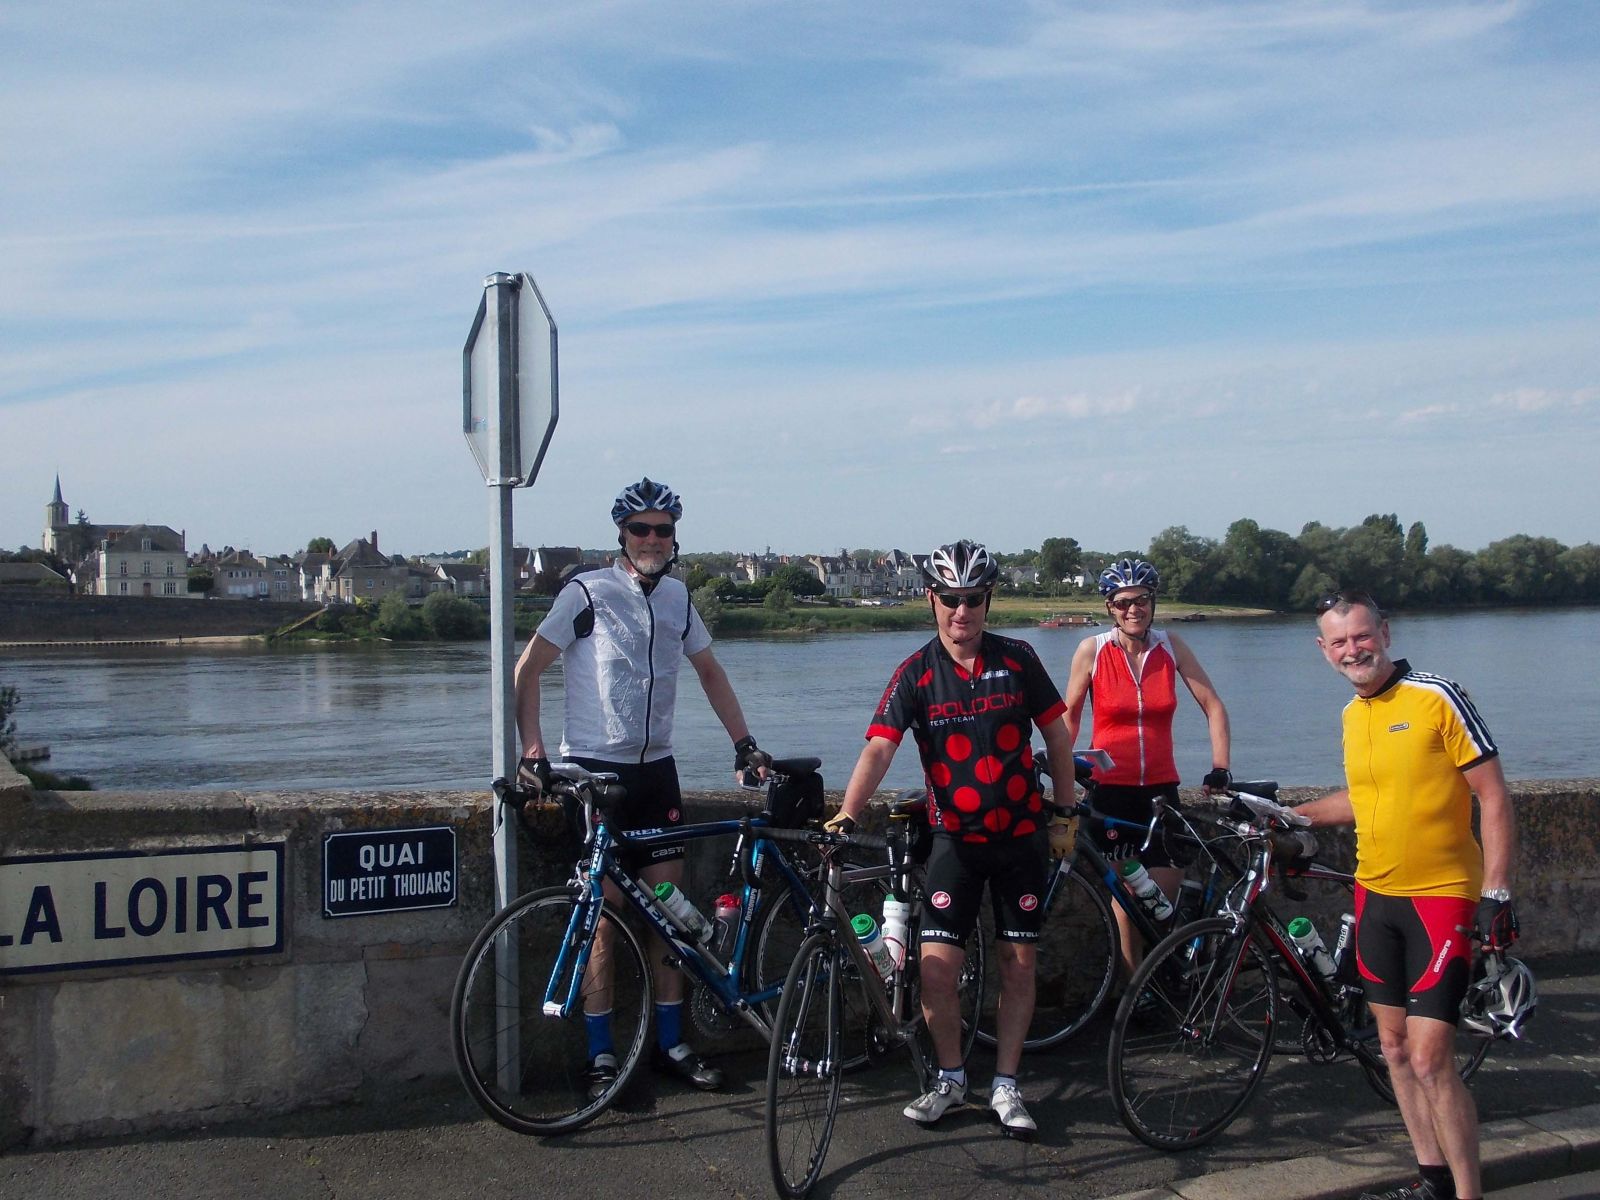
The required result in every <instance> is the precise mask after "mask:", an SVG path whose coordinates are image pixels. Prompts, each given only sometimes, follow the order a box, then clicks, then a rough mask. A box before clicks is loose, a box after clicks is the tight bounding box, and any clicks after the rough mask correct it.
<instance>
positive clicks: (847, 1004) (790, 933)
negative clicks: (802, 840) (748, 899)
mask: <svg viewBox="0 0 1600 1200" xmlns="http://www.w3.org/2000/svg"><path fill="white" fill-rule="evenodd" d="M770 886H771V895H769V896H767V897H765V898H764V899H763V900H762V902H761V911H760V912H759V913H757V915H756V919H755V924H754V926H753V930H754V933H753V937H754V940H755V947H754V953H747V954H746V955H745V968H744V980H745V990H746V991H747V992H761V991H766V990H768V989H769V988H771V987H773V986H776V985H779V984H781V983H782V982H783V981H784V979H785V978H787V976H788V973H789V968H790V967H791V966H792V965H793V963H794V958H795V955H796V954H797V953H798V952H799V950H800V943H801V942H803V941H804V940H805V936H806V927H807V923H808V921H807V917H806V916H804V915H803V914H804V913H806V912H807V911H808V910H809V906H810V903H811V899H810V897H809V896H804V895H802V896H800V897H799V902H798V903H796V896H795V893H794V890H793V888H791V887H790V885H789V883H788V881H787V880H780V881H779V882H778V883H777V884H774V885H770ZM887 890H888V882H887V881H886V880H879V881H873V882H866V883H858V884H846V885H845V888H844V892H843V899H844V904H845V907H846V908H847V909H848V910H849V911H850V912H870V913H874V914H877V913H881V912H882V911H883V897H884V895H885V894H886V893H887ZM840 971H841V984H840V991H841V993H842V998H841V1002H840V1003H841V1012H840V1017H839V1037H840V1047H841V1051H840V1052H841V1054H842V1055H843V1065H844V1069H845V1070H846V1071H854V1070H856V1069H857V1068H859V1067H862V1066H865V1065H866V1062H867V1053H868V1052H867V1037H868V1030H869V1028H870V1024H871V1016H872V1005H871V1002H870V1001H868V1000H867V996H866V993H865V992H864V991H862V982H861V976H860V973H859V972H858V970H857V968H856V965H855V963H854V962H853V961H852V960H850V959H848V958H842V959H841V966H840ZM872 982H873V985H874V986H876V985H877V981H876V980H873V981H872ZM777 1009H778V1000H776V999H774V1000H770V1001H768V1002H767V1003H766V1004H765V1005H764V1011H765V1013H766V1015H767V1018H768V1019H769V1020H775V1019H776V1013H777Z"/></svg>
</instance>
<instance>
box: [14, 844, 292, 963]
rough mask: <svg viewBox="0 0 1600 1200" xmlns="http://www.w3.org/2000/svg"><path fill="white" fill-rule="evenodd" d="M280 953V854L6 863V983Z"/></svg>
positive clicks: (208, 851) (210, 849) (119, 855)
mask: <svg viewBox="0 0 1600 1200" xmlns="http://www.w3.org/2000/svg"><path fill="white" fill-rule="evenodd" d="M282 950H283V844H282V843H281V842H279V843H271V844H266V845H254V846H205V847H196V848H192V849H183V850H153V851H145V852H141V851H132V850H119V851H106V852H101V853H91V854H40V855H19V856H16V857H11V858H0V974H11V973H15V974H21V973H25V972H29V971H60V970H66V969H70V968H80V967H109V966H115V965H118V964H122V963H134V962H165V961H169V960H172V959H184V958H214V957H218V956H222V955H235V954H276V953H279V952H281V951H282Z"/></svg>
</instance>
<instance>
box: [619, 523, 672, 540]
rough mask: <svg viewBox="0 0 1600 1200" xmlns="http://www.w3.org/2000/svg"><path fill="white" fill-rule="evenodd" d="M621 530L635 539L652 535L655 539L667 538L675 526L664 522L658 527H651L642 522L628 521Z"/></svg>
mask: <svg viewBox="0 0 1600 1200" xmlns="http://www.w3.org/2000/svg"><path fill="white" fill-rule="evenodd" d="M623 528H624V529H626V530H627V531H628V532H629V533H631V534H633V536H634V537H636V538H642V537H649V536H650V535H651V534H652V533H653V534H655V535H656V536H657V537H663V538H667V537H671V536H672V531H673V530H675V529H676V528H677V526H676V525H674V524H672V522H670V521H667V522H664V523H662V524H660V525H651V524H648V523H646V522H644V521H629V522H628V523H627V524H625V525H624V526H623Z"/></svg>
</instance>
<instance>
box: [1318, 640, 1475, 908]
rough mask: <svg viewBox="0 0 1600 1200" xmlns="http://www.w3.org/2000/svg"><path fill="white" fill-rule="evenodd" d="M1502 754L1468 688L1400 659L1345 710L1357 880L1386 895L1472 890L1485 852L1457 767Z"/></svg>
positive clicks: (1472, 897)
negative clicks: (1377, 687)
mask: <svg viewBox="0 0 1600 1200" xmlns="http://www.w3.org/2000/svg"><path fill="white" fill-rule="evenodd" d="M1498 753H1499V750H1498V749H1497V748H1496V746H1495V744H1494V741H1493V739H1492V738H1491V737H1490V736H1489V729H1488V726H1486V725H1485V724H1484V723H1483V718H1482V717H1480V716H1479V715H1478V710H1477V709H1475V708H1474V707H1473V706H1472V701H1470V700H1469V699H1467V693H1466V692H1465V691H1464V690H1463V689H1462V688H1461V687H1460V686H1459V685H1458V684H1456V683H1453V682H1452V681H1450V680H1448V679H1446V678H1444V677H1443V676H1441V675H1430V674H1428V673H1427V672H1424V671H1413V670H1412V669H1411V667H1410V664H1409V663H1407V662H1406V661H1405V660H1404V659H1401V660H1400V661H1399V662H1397V663H1395V673H1394V675H1393V676H1392V677H1391V678H1390V681H1389V683H1388V684H1386V685H1385V687H1384V689H1383V690H1382V691H1381V692H1379V693H1378V694H1377V695H1375V696H1370V697H1363V696H1357V697H1356V698H1355V699H1353V700H1351V701H1350V703H1349V704H1348V705H1347V706H1346V707H1345V710H1344V770H1345V781H1346V783H1347V785H1348V786H1349V789H1350V804H1351V807H1353V808H1354V809H1355V815H1356V880H1357V881H1358V882H1360V883H1361V884H1363V885H1364V886H1366V887H1368V888H1370V889H1371V890H1372V891H1375V892H1381V893H1383V894H1384V895H1388V896H1462V897H1466V898H1467V899H1470V900H1476V899H1477V898H1478V892H1479V889H1480V888H1481V887H1482V884H1483V851H1482V849H1481V848H1480V847H1479V845H1478V842H1477V840H1476V839H1475V838H1474V837H1473V836H1472V789H1471V788H1470V787H1469V786H1468V785H1467V781H1466V778H1465V777H1464V776H1463V775H1462V771H1464V770H1466V769H1467V768H1469V767H1472V766H1475V765H1476V764H1478V763H1480V762H1483V761H1485V760H1487V759H1490V758H1493V757H1494V756H1495V755H1497V754H1498Z"/></svg>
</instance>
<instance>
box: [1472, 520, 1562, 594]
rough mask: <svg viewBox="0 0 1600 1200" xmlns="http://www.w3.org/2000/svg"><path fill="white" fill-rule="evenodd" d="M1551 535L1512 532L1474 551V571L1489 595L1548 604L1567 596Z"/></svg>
mask: <svg viewBox="0 0 1600 1200" xmlns="http://www.w3.org/2000/svg"><path fill="white" fill-rule="evenodd" d="M1566 552H1567V548H1566V547H1565V546H1563V545H1562V544H1561V543H1560V542H1558V541H1556V540H1555V539H1554V538H1536V537H1529V536H1528V535H1527V534H1525V533H1518V534H1513V535H1512V536H1511V537H1508V538H1502V539H1501V540H1500V541H1498V542H1490V543H1489V545H1488V546H1486V547H1485V548H1484V549H1483V550H1481V551H1479V552H1478V570H1479V572H1480V573H1481V575H1482V577H1483V583H1484V587H1485V588H1486V589H1487V590H1488V592H1489V594H1490V596H1492V597H1493V598H1494V599H1496V600H1500V601H1503V602H1505V603H1508V604H1548V603H1550V602H1552V601H1557V600H1565V599H1567V598H1568V597H1567V587H1566V577H1565V576H1564V573H1563V572H1562V570H1561V567H1560V563H1561V556H1562V555H1563V554H1565V553H1566Z"/></svg>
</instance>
